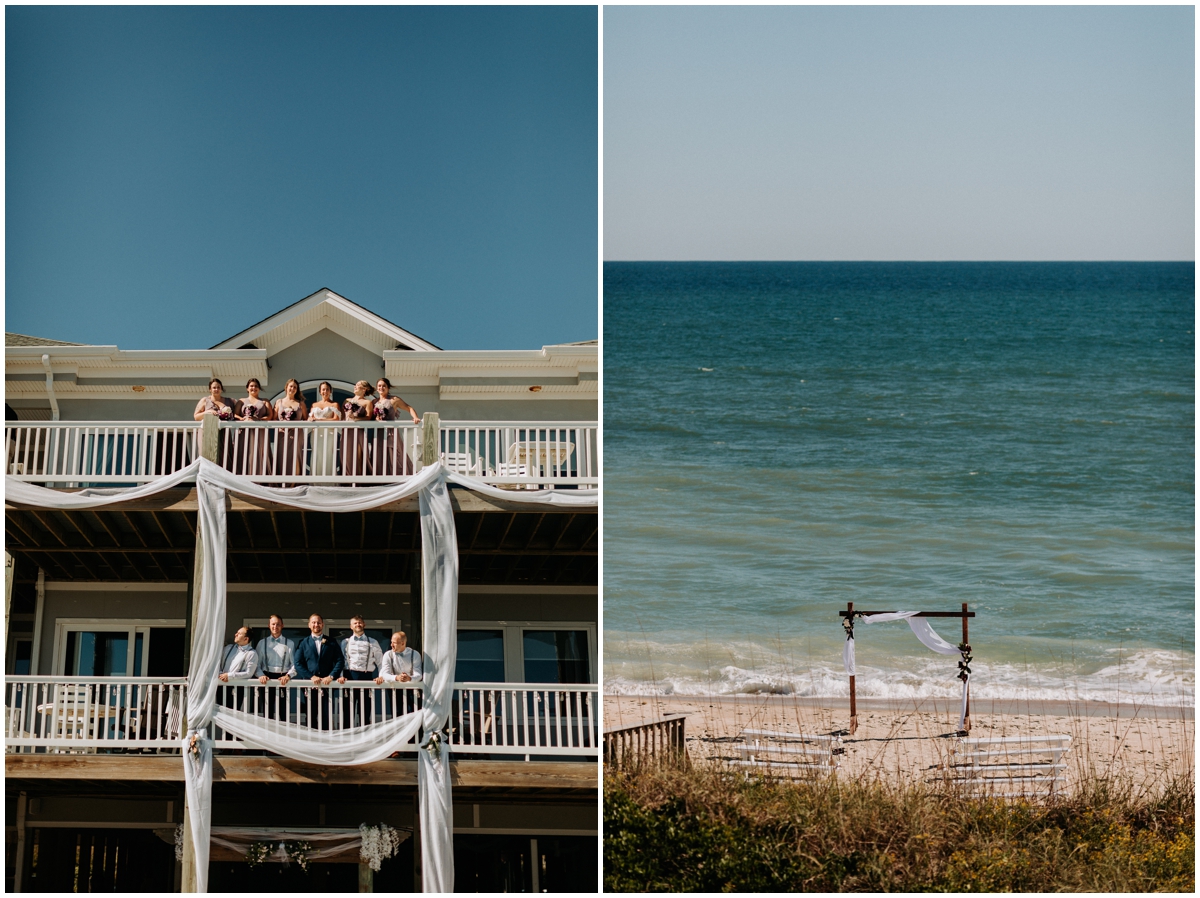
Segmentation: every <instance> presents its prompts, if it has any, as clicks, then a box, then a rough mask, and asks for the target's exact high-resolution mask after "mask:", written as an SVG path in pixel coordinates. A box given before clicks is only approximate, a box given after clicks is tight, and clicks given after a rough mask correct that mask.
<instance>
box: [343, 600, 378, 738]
mask: <svg viewBox="0 0 1200 898" xmlns="http://www.w3.org/2000/svg"><path fill="white" fill-rule="evenodd" d="M366 627H367V622H366V621H365V620H363V617H362V615H361V614H356V615H354V617H352V618H350V630H351V632H352V633H353V635H352V636H347V637H346V638H345V639H343V640H342V655H343V656H344V657H345V659H346V667H345V669H344V670H343V671H342V675H341V676H340V677H338V682H339V683H345V682H346V681H347V680H356V681H362V680H373V679H375V675H376V674H377V673H378V672H379V664H380V662H382V661H383V649H381V648H380V647H379V643H378V642H377V641H376V640H375V639H373V638H372V637H370V636H368V635H367V634H366ZM347 692H350V693H353V696H354V697H353V701H351V700H350V697H349V696H347V697H346V698H345V699H343V701H342V721H343V724H344V725H345V726H347V727H350V726H353V725H354V721H353V719H354V718H355V717H358V718H361V717H362V690H361V689H349V690H347ZM351 705H353V709H352V708H351ZM382 708H383V702H382V700H381V699H380V697H379V696H378V695H376V696H375V718H374V719H376V720H377V719H378V718H379V712H380V711H381V710H382ZM359 722H360V723H370V721H365V720H361V719H360V720H359Z"/></svg>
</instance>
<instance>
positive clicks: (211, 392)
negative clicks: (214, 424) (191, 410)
mask: <svg viewBox="0 0 1200 898" xmlns="http://www.w3.org/2000/svg"><path fill="white" fill-rule="evenodd" d="M224 389H225V385H224V384H223V383H221V381H220V380H218V379H217V378H215V377H214V378H213V379H212V380H210V381H209V382H208V395H207V396H205V397H204V398H203V399H201V400H200V401H199V402H198V403H196V412H195V414H194V415H192V417H193V418H195V420H197V421H203V420H204V416H205V415H216V416H217V417H218V418H220V419H221V420H222V421H232V420H233V403H232V402H230V401H229V400H228V399H226V398H225V397H224V396H222V395H221V392H222V391H223V390H224Z"/></svg>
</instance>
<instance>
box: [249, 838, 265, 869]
mask: <svg viewBox="0 0 1200 898" xmlns="http://www.w3.org/2000/svg"><path fill="white" fill-rule="evenodd" d="M270 856H271V843H270V842H251V843H250V847H249V848H247V849H246V863H247V864H248V865H249V866H250V869H252V870H253V869H254V868H255V867H257V866H258V865H259V864H261V863H263V862H264V861H265V860H266V859H267V858H269V857H270Z"/></svg>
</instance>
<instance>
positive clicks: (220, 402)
mask: <svg viewBox="0 0 1200 898" xmlns="http://www.w3.org/2000/svg"><path fill="white" fill-rule="evenodd" d="M224 389H225V385H224V384H222V383H221V381H220V379H219V378H216V377H214V378H213V379H212V380H210V381H209V382H208V395H207V396H205V397H204V398H203V399H201V400H200V401H199V402H198V403H196V412H195V414H194V415H192V417H193V418H195V419H196V420H197V421H203V420H204V416H205V415H216V416H217V418H218V420H221V421H232V420H233V403H232V402H230V401H229V400H228V399H226V398H225V397H224V396H222V395H221V393H222V391H224ZM196 439H197V441H199V439H200V435H199V434H197V435H196ZM196 449H197V454H199V451H198V450H199V449H200V443H199V442H197V443H196ZM217 464H219V465H220V466H221V467H225V439H224V435H218V439H217Z"/></svg>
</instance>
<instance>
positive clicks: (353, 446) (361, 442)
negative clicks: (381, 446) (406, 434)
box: [342, 380, 375, 476]
mask: <svg viewBox="0 0 1200 898" xmlns="http://www.w3.org/2000/svg"><path fill="white" fill-rule="evenodd" d="M370 393H371V385H370V384H369V383H367V382H366V381H365V380H360V381H359V382H358V383H356V384H355V385H354V395H353V396H351V397H350V398H349V399H347V400H346V401H345V402H343V403H342V410H343V411H344V412H345V413H346V418H345V420H346V421H349V422H359V421H370V420H371V416H372V415H374V413H375V405H374V403H372V402H371V400H370V399H368V398H367V397H368V396H369V395H370ZM367 439H368V431H367V428H365V427H347V428H346V434H345V436H344V437H343V438H342V473H343V474H349V475H352V476H354V475H358V476H361V475H366V474H370V473H371V460H370V456H369V453H368V452H367Z"/></svg>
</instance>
